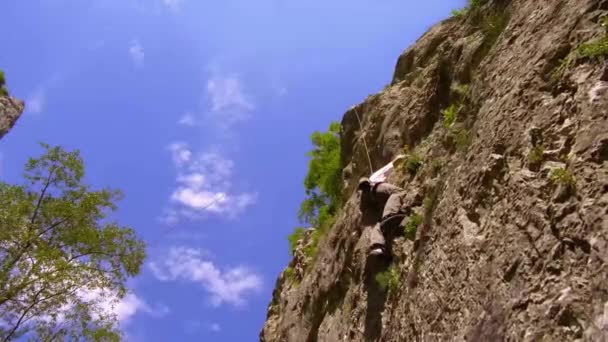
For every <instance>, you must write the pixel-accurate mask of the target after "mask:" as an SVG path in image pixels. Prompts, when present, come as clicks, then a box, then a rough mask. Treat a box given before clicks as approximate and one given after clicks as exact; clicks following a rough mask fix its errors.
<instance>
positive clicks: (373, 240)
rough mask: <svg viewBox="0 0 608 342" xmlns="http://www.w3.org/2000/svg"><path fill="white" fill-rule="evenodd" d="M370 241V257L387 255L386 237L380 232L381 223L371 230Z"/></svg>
mask: <svg viewBox="0 0 608 342" xmlns="http://www.w3.org/2000/svg"><path fill="white" fill-rule="evenodd" d="M369 240H370V248H369V254H370V255H376V256H377V255H384V254H385V253H386V241H385V240H384V235H383V234H382V231H381V230H380V223H376V224H375V225H374V226H373V227H372V228H371V230H370V234H369Z"/></svg>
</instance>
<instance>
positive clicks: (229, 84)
mask: <svg viewBox="0 0 608 342" xmlns="http://www.w3.org/2000/svg"><path fill="white" fill-rule="evenodd" d="M206 96H207V99H208V100H209V104H210V105H209V107H210V108H209V109H207V110H206V111H205V112H206V113H207V119H208V120H210V121H211V122H214V123H215V124H216V125H218V126H219V127H220V128H222V129H228V128H230V127H232V126H233V125H234V124H236V123H239V122H243V121H245V120H246V119H248V118H249V117H250V114H251V112H252V111H253V110H255V105H254V103H253V100H252V97H251V95H249V94H247V93H246V91H245V87H244V85H243V82H242V80H241V79H240V78H239V77H238V76H236V75H232V74H214V76H212V77H211V78H210V79H209V80H208V81H207V87H206Z"/></svg>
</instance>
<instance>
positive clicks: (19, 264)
mask: <svg viewBox="0 0 608 342" xmlns="http://www.w3.org/2000/svg"><path fill="white" fill-rule="evenodd" d="M42 146H43V147H44V149H45V150H46V153H45V154H43V155H42V156H41V157H40V158H38V159H33V158H32V159H30V160H29V161H28V163H27V164H26V167H25V173H24V176H25V180H26V181H25V182H24V184H23V185H10V184H6V183H3V182H0V317H1V318H0V322H1V324H0V340H2V341H10V340H14V339H16V338H19V337H29V338H31V339H33V340H36V341H58V340H61V341H63V340H78V341H80V340H89V341H118V340H120V332H119V331H118V329H117V327H116V318H115V317H114V316H113V315H112V314H110V313H108V312H106V311H104V310H103V309H104V308H103V307H101V305H100V301H101V300H102V299H103V300H106V299H107V298H108V296H109V295H112V296H113V297H114V298H116V299H120V298H122V297H124V296H125V295H126V293H127V289H126V287H125V282H126V280H127V278H128V277H132V276H135V275H137V274H138V273H139V272H140V268H141V265H142V263H143V261H144V258H145V245H144V242H143V241H142V240H139V239H138V238H137V237H136V235H135V232H134V231H133V229H131V228H128V227H124V226H120V225H118V224H117V223H115V222H112V221H110V220H109V219H108V217H107V215H108V213H109V212H110V211H113V210H115V209H116V206H115V201H117V200H119V199H120V197H121V194H120V192H118V191H114V190H108V189H103V190H91V189H90V188H89V186H87V185H85V184H83V182H82V178H83V176H84V166H83V161H82V158H81V157H80V154H79V152H78V151H73V152H66V151H64V150H63V149H62V148H60V147H51V146H49V145H46V144H42ZM95 294H97V295H96V296H95Z"/></svg>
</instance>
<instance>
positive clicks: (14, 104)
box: [0, 95, 24, 139]
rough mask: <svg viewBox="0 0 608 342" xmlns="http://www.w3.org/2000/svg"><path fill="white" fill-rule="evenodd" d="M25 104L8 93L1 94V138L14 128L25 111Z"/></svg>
mask: <svg viewBox="0 0 608 342" xmlns="http://www.w3.org/2000/svg"><path fill="white" fill-rule="evenodd" d="M23 108H24V104H23V102H22V101H20V100H17V99H15V98H13V97H10V96H8V95H6V96H4V95H0V139H2V137H4V136H5V135H6V133H8V131H10V130H11V128H13V126H14V125H15V122H17V119H19V117H20V116H21V113H23Z"/></svg>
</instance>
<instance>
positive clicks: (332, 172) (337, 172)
mask: <svg viewBox="0 0 608 342" xmlns="http://www.w3.org/2000/svg"><path fill="white" fill-rule="evenodd" d="M310 139H311V142H312V144H313V149H312V150H311V151H309V152H308V153H307V156H308V157H310V160H309V161H308V173H307V174H306V177H305V178H304V190H305V192H306V198H305V199H304V201H302V204H301V205H300V210H299V212H298V218H299V219H300V221H301V222H303V223H307V224H308V225H310V226H313V227H315V228H316V229H315V231H314V232H313V233H312V237H311V239H312V242H311V243H310V245H309V246H307V248H306V249H305V253H306V254H307V256H309V257H314V255H315V254H316V250H317V244H318V242H319V240H320V239H321V237H322V235H323V234H325V232H326V231H327V229H329V227H331V225H332V224H333V222H334V217H335V215H336V212H337V211H338V209H339V207H340V205H341V203H340V196H341V192H342V186H341V184H342V179H341V174H342V169H341V168H340V124H339V123H338V122H332V123H331V124H330V125H329V129H328V130H327V132H318V131H315V132H314V133H313V134H312V135H311V137H310ZM294 234H296V235H293V236H290V238H289V241H290V245H291V244H292V240H293V239H295V238H296V236H297V234H299V233H298V232H297V230H296V232H294ZM295 241H297V240H295ZM292 249H293V248H292Z"/></svg>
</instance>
